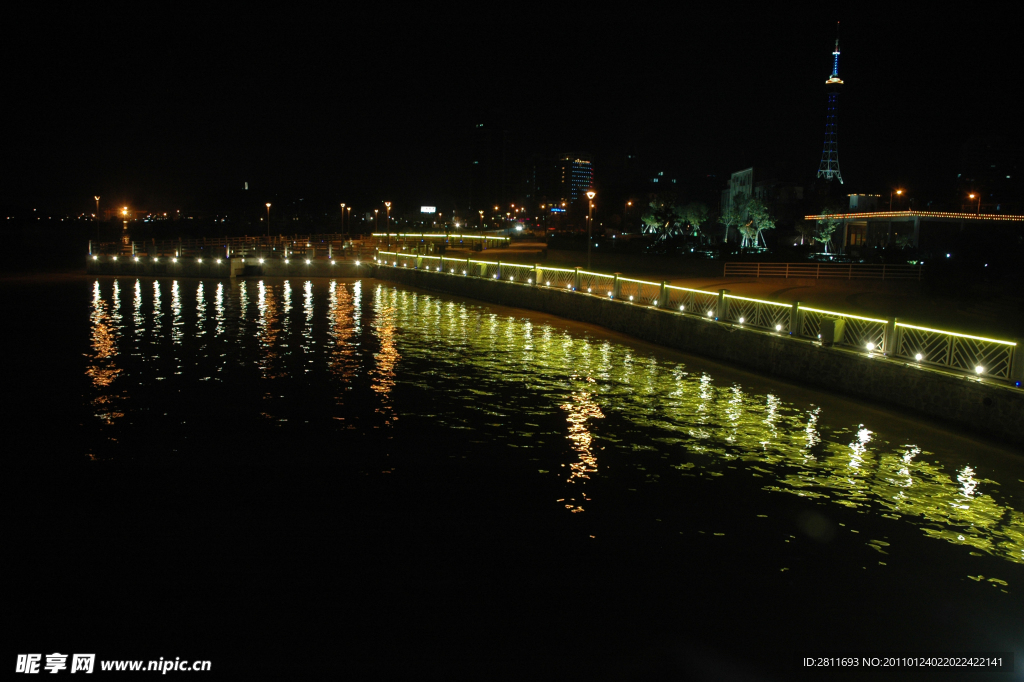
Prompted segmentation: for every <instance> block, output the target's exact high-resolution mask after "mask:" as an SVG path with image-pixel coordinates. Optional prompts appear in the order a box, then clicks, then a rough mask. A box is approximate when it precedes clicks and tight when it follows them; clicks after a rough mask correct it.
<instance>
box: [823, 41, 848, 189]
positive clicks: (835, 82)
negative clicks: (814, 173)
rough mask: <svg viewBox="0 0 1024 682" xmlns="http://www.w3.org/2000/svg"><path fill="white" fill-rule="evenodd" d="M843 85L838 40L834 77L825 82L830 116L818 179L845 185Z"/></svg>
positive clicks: (833, 60)
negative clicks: (840, 121)
mask: <svg viewBox="0 0 1024 682" xmlns="http://www.w3.org/2000/svg"><path fill="white" fill-rule="evenodd" d="M842 85H843V81H842V79H840V78H839V38H838V37H837V38H836V49H835V50H834V51H833V52H832V75H831V76H829V79H828V80H827V81H825V90H826V91H827V92H828V116H827V117H826V119H825V148H824V150H822V152H821V164H819V165H818V177H819V178H825V180H832V178H835V179H836V180H838V181H839V184H840V185H841V184H843V176H842V174H840V172H839V135H838V123H837V121H836V119H837V117H838V115H839V90H840V88H841V87H842Z"/></svg>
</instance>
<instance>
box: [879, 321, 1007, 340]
mask: <svg viewBox="0 0 1024 682" xmlns="http://www.w3.org/2000/svg"><path fill="white" fill-rule="evenodd" d="M896 326H897V327H905V328H907V329H917V330H919V331H923V332H931V333H933V334H944V335H946V336H958V337H960V338H962V339H973V340H975V341H987V342H988V343H998V344H1002V345H1004V346H1016V345H1017V344H1016V343H1014V342H1013V341H1000V340H999V339H986V338H985V337H984V336H971V335H970V334H960V333H958V332H947V331H943V330H941V329H929V328H928V327H918V326H916V325H913V324H903V323H902V322H897V323H896Z"/></svg>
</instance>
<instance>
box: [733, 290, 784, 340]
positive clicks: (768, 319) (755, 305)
mask: <svg viewBox="0 0 1024 682" xmlns="http://www.w3.org/2000/svg"><path fill="white" fill-rule="evenodd" d="M726 299H727V300H728V301H729V313H728V320H729V321H730V322H736V323H738V324H742V325H746V326H751V327H761V328H763V329H770V330H772V331H787V332H788V331H789V313H790V306H788V305H785V304H782V303H772V302H771V301H758V300H754V299H749V298H741V297H739V296H728V295H726Z"/></svg>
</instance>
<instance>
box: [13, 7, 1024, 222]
mask: <svg viewBox="0 0 1024 682" xmlns="http://www.w3.org/2000/svg"><path fill="white" fill-rule="evenodd" d="M107 19H109V18H99V17H97V18H93V17H88V16H78V17H76V16H73V15H71V16H68V17H61V18H60V19H59V20H56V21H54V22H50V23H48V24H46V28H45V29H43V28H37V27H36V26H37V24H35V23H30V24H28V26H29V28H27V29H26V30H25V31H24V33H23V34H20V35H18V36H16V37H14V38H13V39H12V40H11V41H10V42H9V43H8V44H7V45H5V47H4V48H2V49H3V50H4V52H5V57H6V60H7V63H8V64H10V68H11V71H12V73H13V78H12V83H11V86H10V89H9V91H10V96H11V101H12V102H13V103H14V109H15V111H14V112H13V118H12V123H11V124H10V127H9V133H8V135H7V136H5V137H6V138H7V139H6V140H5V143H4V148H5V154H4V157H5V160H6V161H7V163H6V164H5V178H4V179H3V182H2V183H0V205H2V206H3V207H6V208H8V209H24V208H27V207H34V206H36V205H38V206H40V207H45V208H49V209H52V210H64V211H66V212H68V213H74V212H76V211H82V212H86V211H89V209H94V208H95V206H94V204H95V202H94V201H93V199H92V197H93V196H94V195H96V194H99V195H101V196H103V197H104V201H106V198H108V197H109V198H110V200H111V201H116V202H131V203H133V204H136V205H139V206H146V207H150V208H152V209H154V210H157V209H159V210H168V209H172V208H173V209H176V208H186V207H192V206H198V205H202V204H203V202H204V200H207V201H210V200H213V199H214V198H216V197H219V196H221V195H223V194H225V193H234V192H235V191H242V188H243V186H244V183H248V184H249V190H248V193H249V194H250V195H251V196H252V197H253V198H254V199H253V200H254V202H255V203H257V204H260V205H261V204H262V202H263V201H264V200H270V199H266V198H265V197H274V196H276V197H284V198H287V199H288V200H298V199H300V198H304V199H306V200H308V201H314V202H319V203H323V204H325V205H328V204H330V203H331V202H333V201H347V202H348V203H350V204H351V205H353V206H356V207H357V210H365V208H366V207H367V206H369V205H370V204H371V203H379V202H381V201H384V200H391V201H394V202H395V203H396V206H419V205H421V204H436V205H438V206H439V207H443V206H445V205H457V206H462V207H469V206H470V205H478V204H481V203H482V202H484V201H488V202H489V201H493V200H495V199H496V197H495V196H494V194H495V193H498V194H501V193H504V194H506V195H507V196H505V197H504V198H505V199H508V196H511V195H512V194H516V193H519V194H522V195H525V194H527V193H533V194H535V193H536V192H537V191H538V188H540V187H541V186H542V184H543V174H544V172H545V165H546V164H548V163H551V162H553V161H555V160H556V158H557V155H558V154H559V153H561V152H563V151H565V150H587V151H588V152H589V153H591V154H592V155H593V157H592V158H593V173H594V178H595V187H596V189H597V190H598V192H599V193H601V192H605V191H609V187H608V186H607V185H605V183H612V184H615V183H618V184H617V185H616V189H613V190H612V191H619V189H620V188H621V187H620V186H625V185H624V184H623V183H626V184H628V182H630V181H631V180H630V178H632V177H640V178H642V177H643V176H644V175H645V174H649V173H654V172H657V171H659V170H660V171H664V172H667V173H669V174H670V175H671V176H672V177H674V178H678V179H679V180H680V183H681V185H682V187H683V188H686V187H688V186H689V185H690V184H691V183H692V182H695V181H696V180H694V179H698V178H707V177H708V176H716V177H718V178H719V179H720V187H719V189H723V188H724V187H725V185H726V184H727V182H728V178H729V176H730V175H731V173H733V172H736V171H738V170H741V169H743V168H748V167H752V166H757V167H762V168H768V169H772V170H773V173H774V174H775V175H778V176H779V177H780V178H782V179H786V180H793V181H797V182H803V181H805V179H806V180H807V181H808V182H809V181H810V179H813V177H814V175H815V172H816V171H817V166H818V160H819V159H820V157H821V131H822V125H821V118H822V112H823V110H824V107H825V103H826V95H825V93H824V92H823V90H822V80H823V76H824V75H827V72H828V71H829V70H830V68H831V66H832V64H831V63H829V52H830V51H831V47H832V43H833V41H834V39H835V36H834V30H835V21H836V20H837V19H840V20H841V21H842V27H843V34H842V41H843V43H842V44H843V65H842V68H843V71H844V76H843V79H844V80H846V81H848V85H844V88H845V92H844V94H843V107H842V112H841V115H840V117H839V130H840V154H841V158H842V170H843V174H842V176H843V179H844V181H845V182H844V186H843V189H844V191H847V192H853V193H858V192H860V193H864V192H868V193H872V192H873V193H877V192H882V191H888V189H889V188H890V186H896V185H899V186H905V187H907V188H908V192H909V194H910V196H925V195H929V196H932V195H934V196H936V197H937V196H938V195H940V194H943V193H944V194H945V195H947V196H949V197H950V198H951V199H952V198H953V197H954V196H955V194H956V193H957V192H960V191H961V190H962V189H963V186H964V178H963V177H961V178H957V175H958V174H960V175H961V176H964V169H962V168H960V166H963V165H964V164H965V163H973V164H975V165H977V164H978V158H979V152H978V149H984V148H985V144H987V145H988V149H989V152H991V153H992V154H995V155H996V156H999V157H1000V158H1003V159H1006V162H1008V163H1017V159H1018V158H1019V153H1018V152H1017V151H1015V150H1017V149H1019V147H1018V146H1017V145H1018V144H1019V137H1018V133H1017V125H1016V117H1017V114H1016V113H1015V112H1014V111H1012V109H1011V107H1010V105H1009V104H1007V102H1006V99H1007V98H1008V94H1007V93H1006V85H1005V84H1006V83H1009V82H1013V75H1012V73H1011V69H1012V60H1010V59H1009V54H1008V51H1009V46H1010V45H1012V44H1013V40H1012V38H1011V36H1010V34H1009V31H1010V28H1009V23H1010V22H998V21H990V20H988V19H986V18H984V17H972V16H970V15H965V16H958V17H952V16H949V17H940V16H929V17H926V18H922V17H920V16H918V15H916V14H914V13H912V12H909V11H908V12H900V11H896V12H892V13H890V14H889V15H887V16H886V17H885V18H883V19H879V18H877V17H868V16H861V15H849V16H835V14H834V13H826V12H821V13H809V14H800V15H784V16H771V17H767V18H765V17H760V16H759V17H756V18H754V17H751V18H738V19H737V18H734V17H729V16H725V15H715V14H711V13H702V14H693V13H687V12H681V13H679V14H677V15H671V14H670V15H667V16H665V17H664V19H665V20H664V21H658V20H655V19H657V17H653V18H652V17H651V16H647V15H639V14H635V15H626V16H623V17H617V16H616V17H613V16H611V15H601V14H600V13H593V14H592V15H590V16H587V17H582V18H581V17H577V16H576V15H575V13H568V12H567V13H565V14H564V15H563V14H559V13H557V12H556V13H553V14H552V15H551V16H549V17H547V18H546V20H545V22H541V24H540V25H538V26H536V27H529V28H525V27H513V28H515V30H513V28H510V29H509V31H510V32H509V34H508V35H507V36H506V38H503V39H501V40H496V39H484V38H481V36H484V37H486V36H489V35H490V34H489V33H487V30H488V29H489V28H493V27H490V26H489V24H487V23H486V22H483V21H481V22H474V21H473V20H468V19H467V20H466V23H465V24H464V25H462V24H460V25H459V26H457V27H454V28H452V29H451V30H450V31H448V32H447V33H446V34H445V35H446V36H450V38H448V40H450V41H451V42H450V43H439V42H438V41H437V40H435V39H434V38H432V37H431V36H432V35H433V29H435V28H438V27H440V26H442V25H443V22H442V21H441V19H438V18H437V17H430V16H426V17H420V19H422V25H421V24H420V23H417V21H416V20H415V19H416V18H410V19H406V20H404V21H396V22H393V23H390V24H387V25H386V30H385V29H383V28H382V29H381V31H379V32H372V31H356V30H353V31H352V32H351V33H346V32H345V31H341V32H340V33H338V34H333V33H329V32H320V31H318V30H317V29H316V27H313V26H311V25H310V24H309V23H308V22H307V23H301V22H298V23H296V22H283V23H282V24H281V25H280V26H275V27H273V29H272V30H270V27H261V26H255V27H251V28H252V30H251V31H249V30H236V27H234V25H233V24H231V23H230V21H228V20H226V19H223V18H222V19H217V20H211V21H210V22H208V23H205V22H204V23H203V25H202V27H201V28H195V27H194V25H193V22H188V21H184V20H178V22H177V23H175V22H174V21H172V23H171V24H169V25H168V26H167V27H166V31H165V33H164V34H159V35H154V34H150V33H146V32H145V31H138V30H133V27H134V24H133V23H132V19H131V18H130V17H129V18H114V19H112V20H111V21H110V22H108V21H107ZM363 20H364V21H366V22H369V21H370V17H369V16H366V17H363ZM226 21H227V23H225V22H226ZM41 25H42V24H39V26H41ZM367 25H369V24H367ZM97 36H100V37H101V38H98V37H97ZM114 38H116V39H114ZM479 126H482V127H483V128H484V129H485V130H487V131H493V133H491V134H493V136H494V137H492V138H491V139H490V142H489V144H491V145H492V147H491V149H492V152H493V151H494V150H495V149H498V150H499V151H501V153H502V155H503V156H502V164H503V169H502V170H501V173H500V177H497V180H496V176H495V174H494V173H493V172H492V174H491V176H490V177H489V178H484V177H482V176H479V174H476V175H475V173H476V171H475V170H474V161H479V158H474V157H476V156H477V153H476V151H477V149H478V145H479V142H478V140H477V138H478V137H479V135H478V133H479V128H478V127H479ZM475 134H476V137H475V136H474V135H475ZM1000 139H1002V140H1004V141H1005V142H996V147H999V146H1001V145H1003V144H1005V147H1006V148H1005V149H992V143H991V141H992V140H1000ZM978 140H988V141H989V142H988V143H979V142H978ZM972 150H973V151H972ZM990 155H991V154H990ZM968 157H969V158H968ZM965 159H967V160H966V161H965ZM989 165H991V164H989ZM492 170H493V169H492ZM997 170H999V169H997ZM971 172H972V173H973V176H972V177H975V178H976V179H975V180H974V183H975V184H981V183H988V184H992V183H994V182H995V181H997V180H998V181H999V183H1000V189H999V191H1000V192H1002V193H1004V194H1013V193H1017V192H1019V188H1020V185H1017V184H1016V178H1014V177H1012V176H1013V175H1014V174H1015V173H1004V174H1002V175H998V174H997V175H992V174H991V173H989V174H988V175H992V178H988V177H982V174H981V173H980V172H974V171H971ZM1005 175H1011V177H1010V178H1006V177H1005ZM496 183H497V184H496ZM603 185H604V186H603ZM530 188H533V189H532V190H530ZM485 192H487V193H489V194H488V195H487V196H485V195H484V193H485ZM598 205H599V206H601V202H600V199H599V200H598ZM439 210H443V208H441V209H439Z"/></svg>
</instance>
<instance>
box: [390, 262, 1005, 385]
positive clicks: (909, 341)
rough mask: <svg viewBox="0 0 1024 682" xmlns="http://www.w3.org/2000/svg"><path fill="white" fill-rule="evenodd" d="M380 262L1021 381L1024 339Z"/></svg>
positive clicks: (573, 278) (591, 281)
mask: <svg viewBox="0 0 1024 682" xmlns="http://www.w3.org/2000/svg"><path fill="white" fill-rule="evenodd" d="M375 260H376V262H377V264H378V265H380V266H384V267H396V268H412V269H426V270H431V271H433V272H437V273H439V274H444V275H449V276H458V277H478V278H484V279H494V280H500V281H505V282H509V283H510V284H522V285H524V286H540V287H545V288H551V289H561V290H568V291H573V292H576V293H578V294H581V295H589V296H597V297H600V298H603V299H608V300H618V301H624V302H626V303H629V304H632V305H641V306H647V307H653V308H660V309H663V310H666V311H668V312H674V313H676V314H680V315H692V316H695V317H700V318H703V319H706V320H710V321H717V322H723V323H727V324H731V325H734V326H736V327H737V328H739V329H746V330H751V331H758V332H761V333H768V334H780V335H789V336H795V337H798V338H804V339H809V340H811V341H815V342H820V343H822V344H825V345H835V346H840V347H845V348H848V349H851V350H856V351H860V352H866V353H868V354H874V355H880V356H886V357H890V358H896V359H900V360H906V361H908V364H916V365H919V366H926V367H933V368H939V369H943V370H949V371H954V372H958V373H964V374H971V375H974V376H978V377H985V378H990V379H998V380H1002V381H1007V382H1012V383H1014V384H1015V385H1017V386H1020V385H1021V383H1022V382H1024V352H1022V350H1021V345H1022V344H1024V342H1022V341H1020V340H1018V341H1007V340H1002V339H990V338H985V337H981V336H972V335H969V334H961V333H958V332H951V331H944V330H940V329H931V328H928V327H921V326H918V325H913V324H908V323H906V322H901V321H898V320H897V319H896V318H888V319H879V318H871V317H864V316H861V315H854V314H851V313H845V312H840V311H834V310H822V309H819V308H811V307H807V306H803V305H801V304H800V302H798V301H796V302H792V303H780V302H779V301H767V300H763V299H757V298H748V297H746V296H735V295H732V294H730V293H729V291H728V290H727V289H719V290H718V291H706V290H702V289H689V288H687V287H678V286H672V285H670V284H668V283H667V282H650V281H646V280H639V279H631V278H628V277H621V276H620V275H617V274H614V275H610V274H606V273H599V272H591V271H588V270H582V269H580V268H573V269H568V268H548V267H544V266H541V265H524V264H521V263H502V262H500V261H482V260H473V259H472V258H447V257H444V256H427V255H415V254H405V253H398V252H388V251H379V252H378V253H377V256H376V258H375Z"/></svg>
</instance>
